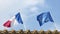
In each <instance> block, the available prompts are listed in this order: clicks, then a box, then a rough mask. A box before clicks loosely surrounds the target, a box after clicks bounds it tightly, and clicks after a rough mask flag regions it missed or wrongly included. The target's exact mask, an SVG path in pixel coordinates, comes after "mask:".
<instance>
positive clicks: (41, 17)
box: [37, 12, 54, 26]
mask: <svg viewBox="0 0 60 34" xmlns="http://www.w3.org/2000/svg"><path fill="white" fill-rule="evenodd" d="M37 21H38V22H39V24H40V26H42V25H43V24H44V23H47V22H48V21H51V22H54V21H53V19H52V17H51V15H50V12H44V13H41V14H40V15H38V16H37Z"/></svg>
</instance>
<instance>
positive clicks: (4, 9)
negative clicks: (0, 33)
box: [0, 0, 60, 31]
mask: <svg viewBox="0 0 60 34" xmlns="http://www.w3.org/2000/svg"><path fill="white" fill-rule="evenodd" d="M59 1H60V0H0V30H4V29H6V28H5V27H3V23H4V22H6V21H7V20H8V19H10V18H11V17H12V16H14V15H15V14H17V13H18V12H20V13H21V17H22V20H23V22H24V24H17V25H14V26H12V27H11V28H7V30H13V29H14V30H20V29H23V30H26V29H29V30H55V29H57V30H59V31H60V28H59V27H60V23H59V22H60V19H59V17H60V15H59V13H60V2H59ZM47 11H50V13H51V16H52V18H53V20H54V23H52V22H48V23H45V24H43V25H42V26H41V27H40V26H39V23H38V22H37V20H36V16H37V15H39V14H40V13H42V12H47Z"/></svg>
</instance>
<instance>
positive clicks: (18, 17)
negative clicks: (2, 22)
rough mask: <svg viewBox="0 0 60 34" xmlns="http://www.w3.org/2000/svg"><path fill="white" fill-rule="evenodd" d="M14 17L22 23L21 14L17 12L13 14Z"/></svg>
mask: <svg viewBox="0 0 60 34" xmlns="http://www.w3.org/2000/svg"><path fill="white" fill-rule="evenodd" d="M15 19H16V20H17V21H18V23H22V24H23V21H22V19H21V16H20V13H19V12H18V13H17V14H16V15H15Z"/></svg>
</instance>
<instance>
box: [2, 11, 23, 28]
mask: <svg viewBox="0 0 60 34" xmlns="http://www.w3.org/2000/svg"><path fill="white" fill-rule="evenodd" d="M15 21H17V23H21V24H23V21H22V19H21V16H20V13H19V12H18V13H17V14H16V15H15V16H13V17H12V18H11V19H9V20H7V21H6V22H5V23H4V24H3V26H4V27H11V26H12V25H13V24H14V22H15Z"/></svg>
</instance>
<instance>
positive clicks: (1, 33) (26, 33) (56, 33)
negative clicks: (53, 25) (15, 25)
mask: <svg viewBox="0 0 60 34" xmlns="http://www.w3.org/2000/svg"><path fill="white" fill-rule="evenodd" d="M0 34H60V32H59V31H57V30H54V31H50V30H48V31H43V30H40V31H37V30H34V31H30V30H26V31H23V30H19V31H15V30H12V31H7V30H4V31H1V30H0Z"/></svg>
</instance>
